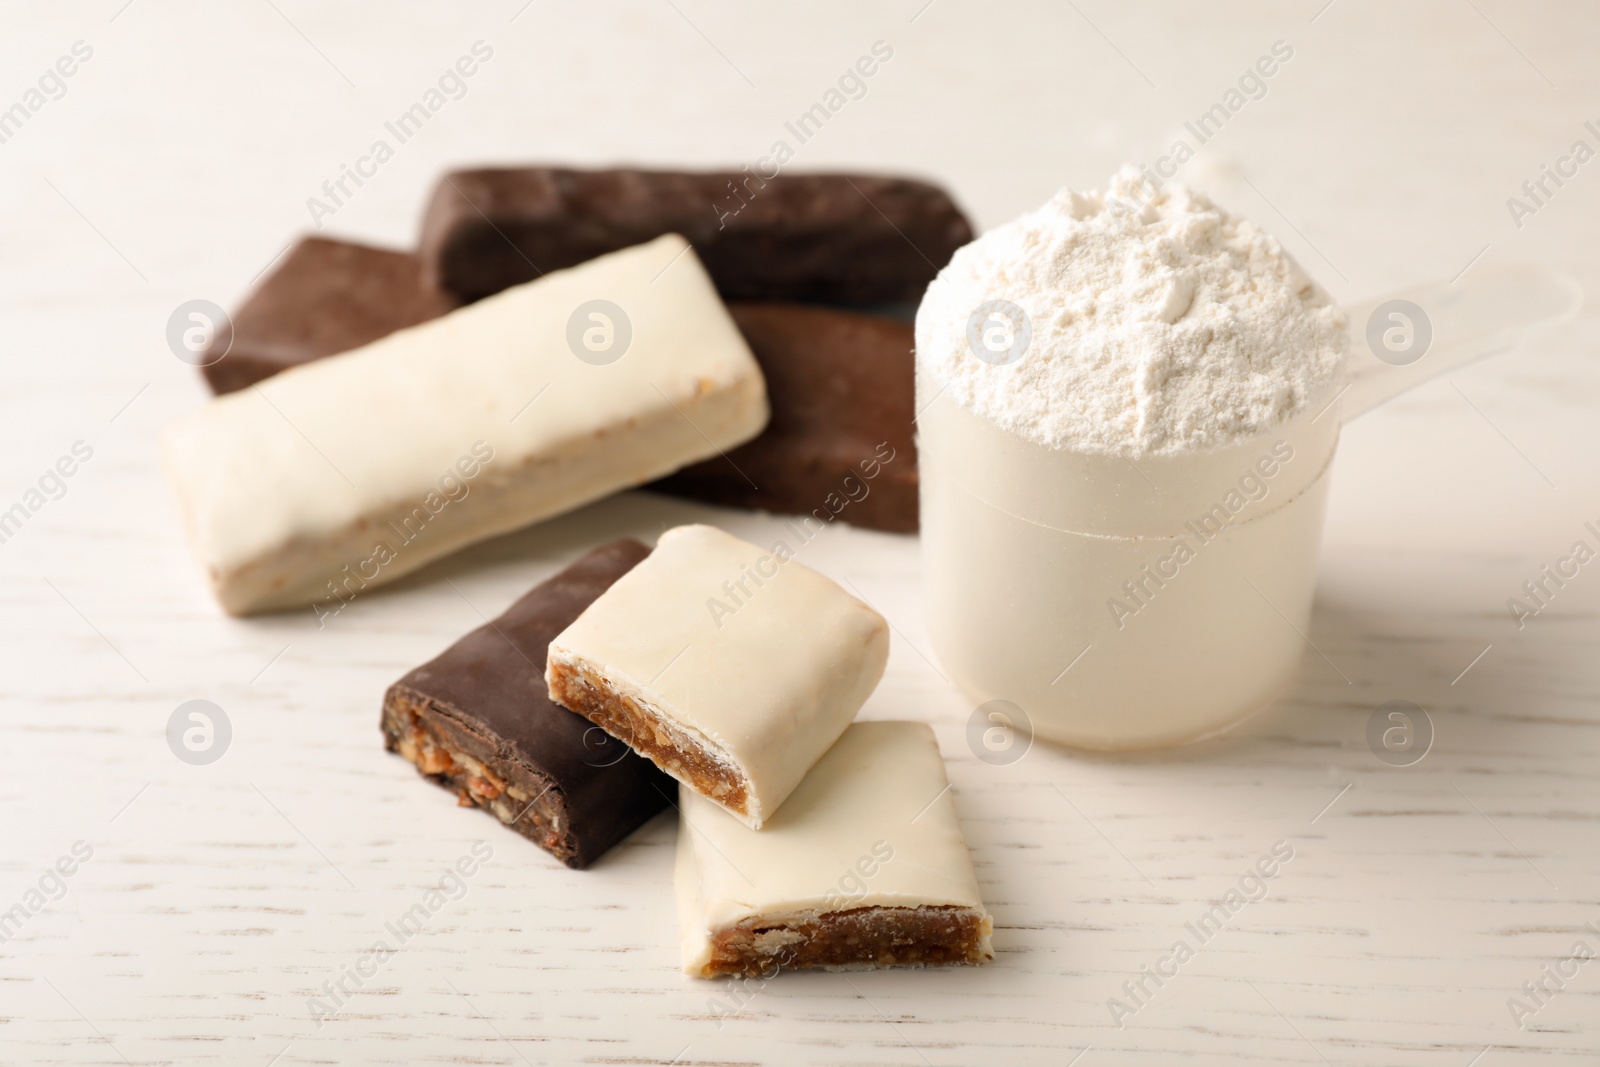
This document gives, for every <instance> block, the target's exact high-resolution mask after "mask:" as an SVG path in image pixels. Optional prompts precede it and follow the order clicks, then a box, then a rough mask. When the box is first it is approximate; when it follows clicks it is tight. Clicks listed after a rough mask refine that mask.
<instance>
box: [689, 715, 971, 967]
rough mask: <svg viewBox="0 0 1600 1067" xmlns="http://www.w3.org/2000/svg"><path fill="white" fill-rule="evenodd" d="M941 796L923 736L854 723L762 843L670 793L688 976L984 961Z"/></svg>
mask: <svg viewBox="0 0 1600 1067" xmlns="http://www.w3.org/2000/svg"><path fill="white" fill-rule="evenodd" d="M949 785H950V783H949V780H948V779H947V778H946V777H945V771H944V761H943V760H942V759H940V757H939V745H938V742H937V741H935V740H934V737H933V731H932V729H930V728H929V727H928V725H927V724H926V723H920V722H858V723H856V724H854V725H853V726H851V727H850V728H849V729H848V730H846V731H845V732H844V734H843V736H841V737H840V738H839V741H838V743H837V744H835V745H834V746H833V747H832V748H831V749H829V750H828V754H827V755H825V756H823V757H822V759H821V760H820V761H818V763H817V765H816V766H815V767H813V768H812V769H811V773H810V774H808V775H806V780H805V781H804V782H802V783H801V784H800V788H798V789H796V790H795V791H794V794H793V795H792V796H790V797H789V799H788V801H787V802H786V803H785V804H784V805H783V808H782V810H780V811H779V812H778V813H777V814H776V815H774V816H773V818H772V820H771V821H770V822H768V823H767V825H766V827H765V828H763V829H761V830H760V831H756V830H751V829H749V828H748V827H746V826H742V825H740V824H739V823H738V822H737V821H735V820H734V819H731V818H729V817H728V815H727V813H726V812H724V811H722V810H721V809H720V808H718V807H717V806H716V805H714V804H711V803H710V802H708V801H707V800H705V799H704V798H703V797H699V796H696V795H695V794H693V793H691V792H690V791H689V790H687V789H684V790H680V791H679V798H678V805H679V812H680V815H679V822H678V858H677V871H676V877H675V880H676V883H677V895H678V925H679V931H680V933H681V936H682V942H683V969H684V971H685V972H687V973H688V974H691V975H694V976H695V977H698V978H714V977H716V976H718V975H725V974H742V975H758V974H759V975H770V974H771V973H772V972H774V971H775V970H778V969H783V968H794V969H805V968H814V967H820V968H825V969H828V970H854V969H861V968H868V967H895V966H907V965H929V964H949V963H983V962H986V961H988V960H991V959H993V958H994V953H993V951H992V950H991V949H990V946H989V935H990V932H991V930H992V924H991V922H990V919H989V915H988V913H987V912H986V911H985V910H984V906H983V900H982V898H981V897H980V896H979V895H978V881H977V878H976V877H975V876H974V875H973V873H972V860H971V858H970V857H969V856H968V855H967V845H966V842H965V841H964V840H962V837H961V824H960V822H959V820H958V819H957V818H956V808H955V801H954V799H953V798H952V797H951V795H950V792H949Z"/></svg>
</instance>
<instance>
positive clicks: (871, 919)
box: [700, 905, 994, 978]
mask: <svg viewBox="0 0 1600 1067" xmlns="http://www.w3.org/2000/svg"><path fill="white" fill-rule="evenodd" d="M989 932H990V924H989V920H988V918H987V917H986V916H985V915H984V914H983V913H982V912H981V911H974V910H972V909H971V908H963V907H955V906H951V905H930V906H927V907H917V908H890V907H866V908H851V909H849V910H846V911H829V912H807V913H802V914H799V915H795V916H791V917H787V918H783V919H774V918H765V917H761V916H757V917H756V918H752V919H746V920H744V921H743V922H741V923H738V924H737V925H735V926H731V927H728V928H726V929H723V930H718V931H716V932H715V933H714V934H712V937H711V962H710V963H709V964H707V965H706V966H705V967H703V968H702V969H701V972H700V974H701V977H703V978H715V977H718V976H720V975H730V974H731V975H746V976H751V977H754V976H760V975H767V976H770V975H771V974H772V973H773V972H774V971H777V970H784V969H793V970H805V969H808V968H831V969H841V968H867V967H916V966H935V967H937V966H944V965H948V964H957V963H984V962H987V961H988V960H991V959H993V958H994V953H993V952H992V951H991V950H990V948H989Z"/></svg>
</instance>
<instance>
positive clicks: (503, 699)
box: [382, 540, 675, 870]
mask: <svg viewBox="0 0 1600 1067" xmlns="http://www.w3.org/2000/svg"><path fill="white" fill-rule="evenodd" d="M649 552H650V550H649V549H648V548H646V547H645V546H644V545H642V544H640V543H639V542H637V541H634V540H622V541H614V542H612V543H611V544H608V545H602V546H601V547H599V548H597V549H595V550H594V551H593V552H590V553H589V554H588V555H586V556H584V557H583V558H581V559H579V560H578V561H577V562H576V563H574V564H572V566H570V567H568V568H567V569H566V570H564V571H562V572H561V573H559V574H557V575H556V576H555V577H553V578H551V579H550V580H549V581H546V582H544V583H542V584H540V585H538V586H535V587H534V589H533V591H532V592H530V593H528V594H527V595H526V596H524V597H523V598H522V599H520V600H518V601H517V602H516V603H515V604H513V605H511V607H509V608H508V609H506V612H505V614H503V615H501V616H500V617H499V618H497V619H495V620H494V621H493V622H490V623H487V624H485V625H483V626H480V627H479V628H478V629H476V630H474V631H472V632H471V633H469V634H467V635H466V636H465V637H463V638H462V639H461V640H459V641H457V642H456V643H455V644H453V645H451V646H450V647H449V648H448V649H446V650H445V651H444V652H443V653H442V654H440V655H439V656H438V657H436V658H435V659H432V660H430V661H429V662H427V663H425V664H423V665H422V666H420V667H418V668H416V669H415V670H413V671H411V672H410V673H409V674H407V675H406V676H405V677H404V678H401V679H400V680H399V681H398V682H396V683H395V684H394V685H392V686H390V687H389V691H388V693H387V694H385V696H384V698H383V722H382V726H383V743H384V747H385V748H387V749H388V750H389V751H390V752H398V753H400V755H402V756H404V757H405V758H406V759H408V760H410V761H411V762H412V763H414V764H416V767H417V770H418V771H419V772H420V773H421V774H422V775H424V776H425V777H428V778H431V779H433V780H434V781H435V782H437V783H438V784H440V785H442V786H444V787H445V788H446V789H448V790H450V791H451V792H452V793H455V794H456V799H457V803H459V804H461V805H462V806H463V807H469V806H474V805H475V806H477V807H480V808H483V809H485V810H486V811H488V812H490V813H491V814H493V815H494V816H495V817H496V818H498V819H499V820H500V821H501V822H502V823H503V824H505V825H506V826H509V827H510V828H511V829H513V830H515V831H516V832H517V833H519V834H521V835H522V836H523V837H526V838H527V839H528V840H530V841H532V842H533V843H534V844H536V845H538V846H539V847H540V848H542V849H544V850H545V851H546V852H548V853H550V854H551V855H552V856H554V857H555V858H556V859H558V860H560V861H561V862H562V863H565V864H566V865H567V866H568V867H573V868H577V869H580V870H581V869H582V868H584V867H587V866H589V865H590V864H591V863H593V862H594V861H595V860H597V859H599V858H600V857H601V856H602V855H604V854H605V852H606V850H607V849H609V848H611V846H612V845H615V844H616V843H617V842H618V841H621V840H622V839H623V838H625V837H627V836H628V835H629V834H631V833H632V832H633V831H634V830H636V829H637V828H638V827H640V826H642V825H643V824H644V823H645V822H647V821H648V820H649V819H650V818H651V817H653V816H654V815H655V814H656V813H657V812H659V811H660V810H661V809H662V808H664V807H666V806H667V804H668V803H669V802H670V801H671V798H672V796H673V794H674V790H675V786H674V784H673V782H672V779H670V778H668V777H667V776H666V775H664V774H662V773H661V772H660V771H658V770H656V768H655V766H654V765H652V764H651V763H650V761H649V760H647V759H644V758H643V757H642V756H638V755H636V754H634V753H633V752H631V751H629V750H628V747H627V746H626V745H624V744H623V743H622V742H621V741H618V740H616V739H615V738H613V737H610V736H609V735H607V734H606V733H605V731H603V730H601V729H600V728H599V727H597V726H594V725H591V724H590V723H589V722H588V720H586V719H584V718H582V717H580V716H577V715H574V714H573V713H572V712H570V711H568V710H567V709H566V708H563V707H558V706H557V705H555V704H553V703H551V702H550V699H549V697H548V696H547V695H546V693H545V687H544V671H543V666H544V657H545V649H546V647H547V646H548V645H549V644H550V639H551V638H552V637H554V636H555V635H556V634H558V633H560V632H561V630H562V629H564V628H565V627H566V626H567V625H568V624H570V623H571V622H572V620H573V619H576V618H577V617H578V614H579V613H580V612H582V611H583V609H584V608H586V607H588V606H589V604H591V603H593V601H594V599H595V598H596V597H597V596H599V595H600V594H601V593H603V592H605V591H606V589H607V588H609V587H610V585H611V583H613V582H615V581H616V580H617V579H618V578H620V577H622V575H624V574H626V573H627V572H628V571H629V570H630V569H631V568H632V567H633V566H634V565H636V564H637V563H638V562H639V561H640V560H642V559H644V558H645V556H647V555H648V554H649Z"/></svg>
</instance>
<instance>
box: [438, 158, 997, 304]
mask: <svg viewBox="0 0 1600 1067" xmlns="http://www.w3.org/2000/svg"><path fill="white" fill-rule="evenodd" d="M663 233H681V234H683V235H684V236H685V237H687V238H688V239H689V242H690V243H691V244H692V245H694V249H695V251H696V252H697V253H699V255H700V258H701V259H702V260H704V261H705V265H706V269H707V270H708V271H710V273H711V278H712V280H713V281H715V282H716V284H717V288H718V290H720V291H721V293H722V295H723V296H724V297H726V298H727V299H729V300H820V301H829V302H833V303H843V304H887V303H895V302H897V301H916V300H919V299H921V297H922V291H923V290H924V289H926V288H927V286H928V283H929V282H930V281H932V280H933V276H934V275H935V274H937V273H938V272H939V268H940V267H942V266H944V265H945V264H946V263H948V262H949V261H950V256H951V255H952V254H953V253H954V252H955V250H956V249H957V248H960V247H961V246H962V245H964V244H966V243H967V242H968V241H971V240H972V226H971V225H970V224H969V223H968V222H967V220H966V218H965V217H964V216H963V215H962V214H961V211H960V209H958V208H957V207H956V206H955V204H954V203H953V202H952V201H951V199H950V197H949V195H948V194H947V193H945V192H944V190H942V189H940V188H939V187H938V186H935V185H930V184H929V183H927V182H920V181H912V180H909V179H905V178H891V177H884V176H874V175H865V174H857V175H850V174H780V175H778V176H776V177H772V178H762V177H760V176H757V175H753V174H750V173H746V172H740V171H726V172H711V173H680V172H674V171H652V170H632V169H625V170H567V169H564V168H558V167H512V168H487V169H481V170H460V171H455V172H453V173H450V174H447V175H445V177H444V178H443V179H441V180H440V182H439V184H438V185H437V186H435V187H434V193H433V199H432V201H431V202H430V203H429V205H428V209H427V213H426V214H425V216H424V217H423V224H422V238H421V242H420V254H421V255H422V257H423V259H424V260H425V261H427V263H428V265H429V269H430V271H431V272H432V274H431V277H432V279H433V280H434V281H435V282H437V283H438V284H439V285H440V286H442V287H443V288H446V289H449V290H450V291H452V292H454V293H456V294H457V295H458V296H460V297H462V298H463V299H465V300H476V299H478V298H480V297H484V296H488V295H489V294H491V293H496V292H499V291H500V290H501V289H504V288H506V287H507V286H509V285H516V284H517V283H518V282H525V281H527V280H528V279H530V278H533V277H536V276H537V274H538V272H539V271H548V270H553V269H555V268H557V267H566V266H570V265H571V264H573V263H581V262H582V261H583V260H586V259H590V258H592V257H594V256H598V255H601V254H602V253H605V252H610V251H613V250H615V249H618V248H624V247H626V246H628V245H632V244H637V243H638V242H640V241H648V240H649V239H651V238H652V237H656V236H658V235H660V234H663Z"/></svg>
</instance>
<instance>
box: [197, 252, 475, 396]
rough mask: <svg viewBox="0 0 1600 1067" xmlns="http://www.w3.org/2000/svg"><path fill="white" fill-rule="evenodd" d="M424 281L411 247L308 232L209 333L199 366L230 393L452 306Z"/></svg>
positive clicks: (215, 389) (215, 387)
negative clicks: (227, 322) (227, 325)
mask: <svg viewBox="0 0 1600 1067" xmlns="http://www.w3.org/2000/svg"><path fill="white" fill-rule="evenodd" d="M458 303H459V302H458V301H457V300H456V298H455V297H453V296H451V295H450V294H448V293H446V292H445V291H444V290H442V289H438V288H436V287H434V286H433V285H430V284H429V283H427V282H426V281H424V280H423V277H422V261H421V260H419V259H418V258H417V257H416V256H413V255H411V254H410V253H409V252H396V251H392V250H390V249H387V248H373V247H372V246H370V245H360V244H352V243H350V242H348V241H331V240H329V239H327V238H325V237H305V238H302V239H301V240H300V241H299V242H297V243H296V244H295V246H294V247H293V248H291V249H290V250H289V254H288V255H287V256H285V257H284V258H283V262H282V263H280V264H278V266H277V267H276V268H275V269H274V270H273V271H272V273H270V274H268V275H267V276H266V277H265V278H263V279H261V282H260V283H259V284H258V285H257V286H256V287H255V289H253V290H252V291H251V293H250V295H249V296H247V297H246V298H245V301H244V303H243V304H241V305H239V307H238V309H237V310H235V311H234V313H233V315H232V316H231V318H232V323H233V328H232V330H231V332H230V331H222V332H220V333H218V335H217V336H216V337H214V338H213V339H212V342H211V347H210V349H209V350H208V351H207V353H206V358H207V360H216V362H211V363H208V364H207V365H206V366H205V367H204V368H203V371H204V373H205V376H206V382H207V384H209V385H210V386H211V391H212V392H213V393H217V394H221V393H232V392H235V391H236V390H239V389H243V388H245V387H246V386H250V385H254V384H255V383H256V382H259V381H261V380H262V379H263V378H268V377H271V376H272V375H274V374H277V373H278V372H279V371H281V370H287V369H288V368H290V367H294V366H298V365H299V364H301V363H309V362H311V361H312V360H314V359H321V358H322V357H323V356H332V355H336V354H338V353H340V352H348V351H350V350H351V349H352V348H360V347H361V346H362V345H364V344H368V343H369V342H372V341H376V340H378V339H379V338H380V337H387V336H389V335H390V334H391V333H394V332H395V331H396V330H400V329H404V328H405V327H407V326H415V325H417V324H418V323H421V322H427V321H428V320H429V319H436V318H438V317H439V316H440V315H443V314H445V313H446V312H448V311H452V310H454V309H455V307H456V306H457V304H458Z"/></svg>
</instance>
